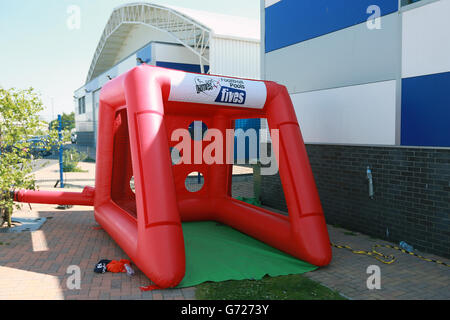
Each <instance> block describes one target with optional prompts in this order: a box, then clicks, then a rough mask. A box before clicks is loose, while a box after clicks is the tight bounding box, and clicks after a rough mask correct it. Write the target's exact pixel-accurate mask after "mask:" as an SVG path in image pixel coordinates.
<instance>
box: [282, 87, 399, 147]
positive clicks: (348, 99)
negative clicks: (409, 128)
mask: <svg viewBox="0 0 450 320" xmlns="http://www.w3.org/2000/svg"><path fill="white" fill-rule="evenodd" d="M291 98H292V101H293V103H294V107H295V111H296V113H297V117H298V121H299V123H300V126H301V129H302V133H303V136H304V140H305V142H308V143H343V144H375V145H394V144H395V132H396V131H395V123H396V121H395V120H396V81H384V82H377V83H371V84H365V85H358V86H351V87H343V88H336V89H328V90H320V91H312V92H306V93H298V94H293V95H291Z"/></svg>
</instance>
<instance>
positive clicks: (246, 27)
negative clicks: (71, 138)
mask: <svg viewBox="0 0 450 320" xmlns="http://www.w3.org/2000/svg"><path fill="white" fill-rule="evenodd" d="M141 63H146V64H149V65H155V66H160V67H165V68H171V69H177V70H183V71H189V72H197V73H211V74H215V75H227V76H235V77H243V78H250V79H260V67H261V63H260V24H259V21H254V20H250V19H246V18H241V17H233V16H227V15H222V14H215V13H210V12H202V11H196V10H190V9H186V8H179V7H169V6H160V5H155V4H151V3H146V2H140V3H133V4H128V5H124V6H120V7H117V8H116V9H114V11H113V12H112V14H111V17H110V18H109V21H108V22H107V24H106V26H105V29H104V31H103V34H102V36H101V38H100V41H99V43H98V46H97V49H96V51H95V53H94V57H93V59H92V63H91V66H90V68H89V71H88V76H87V79H86V83H85V85H83V86H82V87H81V88H79V89H78V90H76V91H75V94H74V100H75V111H76V112H75V121H76V130H77V147H78V149H80V150H82V151H84V152H87V153H88V154H89V155H90V156H91V157H92V158H95V151H96V139H97V130H96V128H97V121H98V107H99V99H100V90H101V88H102V87H103V85H104V84H105V83H106V82H108V81H109V80H110V79H112V78H115V77H117V76H119V75H121V74H123V73H124V72H126V71H128V70H130V69H132V68H133V67H135V66H137V65H139V64H141ZM241 125H242V126H244V127H248V126H249V125H250V126H254V125H258V126H259V122H258V123H256V124H255V123H253V122H244V123H241Z"/></svg>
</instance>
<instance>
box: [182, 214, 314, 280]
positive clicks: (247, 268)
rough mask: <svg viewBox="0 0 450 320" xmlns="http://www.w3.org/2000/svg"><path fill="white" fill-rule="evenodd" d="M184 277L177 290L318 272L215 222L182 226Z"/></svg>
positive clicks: (310, 266)
mask: <svg viewBox="0 0 450 320" xmlns="http://www.w3.org/2000/svg"><path fill="white" fill-rule="evenodd" d="M183 234H184V241H185V246H186V275H185V276H184V279H183V281H182V282H181V283H180V284H179V285H178V288H185V287H192V286H195V285H198V284H200V283H203V282H206V281H213V282H220V281H226V280H244V279H254V280H259V279H262V278H263V277H264V276H265V275H269V276H273V277H274V276H282V275H289V274H301V273H305V272H309V271H313V270H315V269H317V267H316V266H313V265H311V264H309V263H306V262H304V261H300V260H298V259H296V258H294V257H292V256H290V255H287V254H285V253H283V252H281V251H279V250H277V249H275V248H272V247H270V246H268V245H266V244H264V243H262V242H260V241H258V240H256V239H254V238H252V237H249V236H247V235H245V234H243V233H241V232H239V231H237V230H235V229H232V228H230V227H228V226H225V225H223V224H219V223H217V222H209V221H208V222H189V223H183Z"/></svg>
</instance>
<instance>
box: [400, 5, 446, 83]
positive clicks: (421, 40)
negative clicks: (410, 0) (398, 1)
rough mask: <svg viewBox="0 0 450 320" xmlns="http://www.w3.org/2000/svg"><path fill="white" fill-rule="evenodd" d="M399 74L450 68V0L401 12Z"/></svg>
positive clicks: (424, 72)
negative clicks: (400, 61) (400, 65)
mask: <svg viewBox="0 0 450 320" xmlns="http://www.w3.org/2000/svg"><path fill="white" fill-rule="evenodd" d="M402 56H403V62H402V69H403V71H402V77H403V78H408V77H415V76H422V75H427V74H433V73H441V72H448V71H450V0H441V1H437V2H433V3H430V4H427V5H424V6H421V7H418V8H415V9H412V10H407V11H405V12H404V13H403V52H402Z"/></svg>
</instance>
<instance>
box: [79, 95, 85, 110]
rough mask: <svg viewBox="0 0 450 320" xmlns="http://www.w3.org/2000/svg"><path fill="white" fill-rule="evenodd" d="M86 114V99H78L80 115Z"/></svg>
mask: <svg viewBox="0 0 450 320" xmlns="http://www.w3.org/2000/svg"><path fill="white" fill-rule="evenodd" d="M84 113H86V99H85V97H81V98H79V99H78V114H84Z"/></svg>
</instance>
